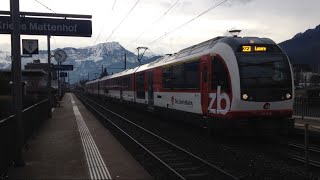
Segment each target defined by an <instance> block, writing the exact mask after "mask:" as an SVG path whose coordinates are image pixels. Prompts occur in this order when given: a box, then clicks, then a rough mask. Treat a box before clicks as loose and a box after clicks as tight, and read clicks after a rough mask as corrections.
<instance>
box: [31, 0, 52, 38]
mask: <svg viewBox="0 0 320 180" xmlns="http://www.w3.org/2000/svg"><path fill="white" fill-rule="evenodd" d="M34 1H35V2H37V3H39V4H40V5H41V6H43V7H45V8H46V9H47V10H49V11H51V12H53V13H55V14H57V13H56V12H55V11H54V10H52V9H51V8H49V7H48V6H46V5H44V4H43V3H41V2H40V1H38V0H34ZM52 38H53V42H54V44H57V42H56V39H55V38H54V37H52Z"/></svg>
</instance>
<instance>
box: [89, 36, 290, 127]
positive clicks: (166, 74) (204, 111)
mask: <svg viewBox="0 0 320 180" xmlns="http://www.w3.org/2000/svg"><path fill="white" fill-rule="evenodd" d="M84 89H85V92H86V93H89V94H93V95H97V96H101V97H103V98H108V99H116V100H117V101H119V102H126V103H130V104H134V105H135V106H141V107H144V108H146V109H148V110H149V111H155V112H165V113H163V114H167V113H169V112H172V114H173V115H176V116H184V117H185V118H183V119H190V118H191V121H193V122H199V123H205V124H208V125H210V127H212V128H215V127H216V128H220V129H224V128H225V127H229V128H231V129H232V128H237V127H240V128H241V127H242V126H245V127H261V128H267V127H268V128H272V129H278V128H280V129H288V128H292V127H293V119H292V114H293V101H294V84H293V73H292V66H291V64H290V61H289V59H288V56H287V55H286V53H285V52H284V51H283V50H282V49H281V48H280V47H279V46H278V45H277V44H276V43H275V42H274V41H273V40H271V39H269V38H260V37H238V36H219V37H215V38H213V39H210V40H207V41H205V42H201V43H199V44H196V45H193V46H190V47H188V48H185V49H182V50H180V51H179V52H177V53H174V54H168V55H165V56H163V57H161V58H159V59H157V60H155V61H153V62H150V63H148V64H144V65H140V66H138V67H135V68H131V69H127V70H124V71H122V72H119V73H115V74H112V75H109V76H106V77H103V78H100V79H96V80H92V81H89V82H87V83H86V84H85V87H84ZM170 117H172V118H173V116H170Z"/></svg>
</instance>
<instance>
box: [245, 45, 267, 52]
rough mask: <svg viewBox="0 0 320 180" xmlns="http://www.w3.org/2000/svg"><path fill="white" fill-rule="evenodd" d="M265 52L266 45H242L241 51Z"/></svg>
mask: <svg viewBox="0 0 320 180" xmlns="http://www.w3.org/2000/svg"><path fill="white" fill-rule="evenodd" d="M252 51H253V52H266V51H267V47H266V46H242V52H252Z"/></svg>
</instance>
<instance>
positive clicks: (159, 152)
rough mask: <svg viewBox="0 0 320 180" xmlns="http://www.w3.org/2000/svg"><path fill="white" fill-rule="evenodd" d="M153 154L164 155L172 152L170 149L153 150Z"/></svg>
mask: <svg viewBox="0 0 320 180" xmlns="http://www.w3.org/2000/svg"><path fill="white" fill-rule="evenodd" d="M153 153H154V154H157V155H160V156H161V155H166V154H169V155H170V154H172V151H171V150H164V151H155V152H153Z"/></svg>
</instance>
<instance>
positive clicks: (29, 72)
mask: <svg viewBox="0 0 320 180" xmlns="http://www.w3.org/2000/svg"><path fill="white" fill-rule="evenodd" d="M0 73H7V74H11V69H0ZM21 73H22V75H23V76H33V75H40V76H45V75H47V74H48V73H47V72H46V71H44V70H41V69H23V70H21Z"/></svg>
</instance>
